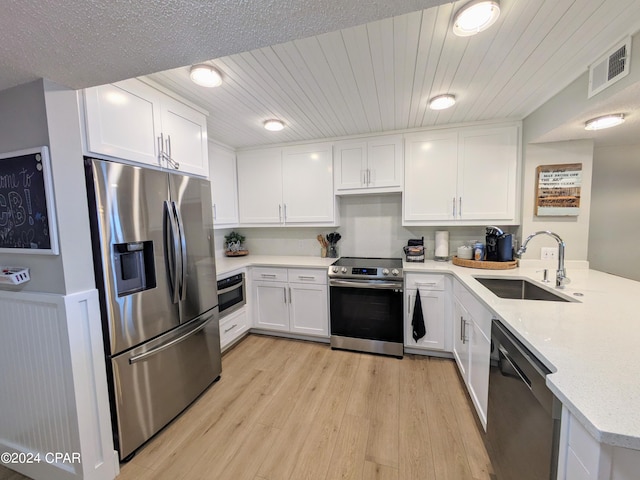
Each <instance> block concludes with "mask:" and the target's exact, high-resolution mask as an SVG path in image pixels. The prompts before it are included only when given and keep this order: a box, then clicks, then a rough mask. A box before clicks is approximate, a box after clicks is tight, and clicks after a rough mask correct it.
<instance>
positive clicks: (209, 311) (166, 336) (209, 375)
mask: <svg viewBox="0 0 640 480" xmlns="http://www.w3.org/2000/svg"><path fill="white" fill-rule="evenodd" d="M85 173H86V180H87V182H86V183H87V192H88V197H89V198H88V199H89V216H90V220H91V233H92V240H93V256H94V267H95V274H96V284H97V288H98V290H99V295H100V306H101V313H102V324H103V335H104V344H105V353H106V357H107V358H106V360H107V362H106V363H107V370H108V371H107V378H108V379H109V395H110V401H111V417H112V423H113V431H114V440H115V444H116V448H117V449H118V451H119V454H120V459H126V458H127V457H129V456H131V455H132V454H133V453H134V452H135V451H136V449H137V448H138V447H140V446H141V445H142V444H143V443H144V442H145V441H147V440H148V439H149V438H150V437H152V436H153V435H154V434H155V433H157V432H158V431H159V430H160V429H161V428H162V427H164V426H165V425H166V424H167V423H169V422H170V421H171V420H172V419H173V418H175V417H176V416H177V415H178V414H179V413H180V412H181V411H182V410H184V409H185V408H186V407H187V406H188V405H189V404H190V403H191V402H193V401H194V400H195V399H196V398H197V397H198V396H199V395H200V394H201V393H202V392H203V391H204V390H205V389H206V388H207V387H208V386H209V385H211V383H213V382H214V381H215V380H217V379H218V378H219V377H220V373H221V370H222V367H221V358H220V333H219V325H218V320H219V318H218V294H217V290H216V270H215V258H214V248H213V218H212V209H211V190H210V186H209V182H208V181H206V180H203V179H199V178H195V177H189V176H185V175H177V174H174V173H167V172H163V171H158V170H152V169H145V168H141V167H134V166H130V165H124V164H120V163H116V162H109V161H103V160H97V159H91V158H85Z"/></svg>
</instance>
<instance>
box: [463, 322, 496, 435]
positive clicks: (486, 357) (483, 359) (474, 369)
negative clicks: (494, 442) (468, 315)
mask: <svg viewBox="0 0 640 480" xmlns="http://www.w3.org/2000/svg"><path fill="white" fill-rule="evenodd" d="M467 328H468V329H469V334H468V337H469V353H470V358H469V383H468V387H469V393H470V394H471V400H472V401H473V404H474V405H475V407H476V411H477V412H478V416H479V417H480V422H481V423H482V426H483V427H484V429H485V430H486V429H487V400H488V398H489V363H490V356H491V341H490V340H489V339H488V338H487V337H486V336H485V334H484V333H483V332H482V329H481V328H480V326H479V325H478V324H477V323H476V322H475V321H470V322H469V323H468V326H467Z"/></svg>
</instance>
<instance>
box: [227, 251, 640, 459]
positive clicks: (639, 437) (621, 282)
mask: <svg viewBox="0 0 640 480" xmlns="http://www.w3.org/2000/svg"><path fill="white" fill-rule="evenodd" d="M335 260H336V259H333V258H319V257H304V256H274V255H248V256H246V257H238V258H217V259H216V261H217V271H218V274H219V275H220V274H221V273H226V272H231V271H233V270H237V269H240V268H244V267H248V266H258V265H260V266H274V267H292V268H295V267H300V268H326V267H328V266H329V265H331V264H332V263H333V262H334V261H335ZM404 271H405V272H423V273H428V272H437V273H448V274H453V275H454V276H455V277H456V278H458V279H459V280H460V281H461V282H462V283H464V284H465V286H467V287H468V289H469V290H470V291H471V292H473V293H474V294H475V295H476V297H477V298H479V299H480V300H481V301H482V302H483V303H484V304H485V305H486V306H487V307H488V308H489V309H490V310H491V311H492V312H493V313H494V314H495V315H496V316H497V317H499V318H500V319H501V321H502V323H504V324H505V325H506V326H507V327H508V328H509V329H510V330H511V331H512V332H513V334H514V335H515V336H516V337H518V338H519V339H520V340H521V341H522V342H523V343H524V344H525V345H526V346H527V347H528V348H529V349H530V350H531V351H532V352H533V353H534V354H535V355H536V356H538V358H539V359H540V360H541V361H542V362H543V363H544V364H545V365H547V367H549V369H550V370H551V371H552V372H553V373H551V374H550V375H548V376H547V385H548V386H549V388H550V389H551V390H552V392H553V393H554V394H555V395H556V396H557V397H558V398H559V399H560V401H561V402H562V403H563V404H564V405H565V406H566V407H567V408H568V409H569V410H570V411H571V413H572V414H573V415H574V416H575V417H576V418H577V419H578V420H579V421H580V422H581V423H582V424H583V425H584V427H585V428H586V429H587V430H588V431H589V432H590V433H591V435H593V437H594V438H595V439H596V440H598V441H599V442H602V443H606V444H610V445H616V446H622V447H627V448H632V449H635V450H640V328H638V325H637V324H638V323H639V322H640V312H639V311H638V307H637V303H636V301H637V299H640V282H635V281H632V280H627V279H624V278H620V277H616V276H614V275H609V274H606V273H602V272H598V271H596V270H589V269H586V268H574V269H572V267H571V264H570V263H568V264H567V275H568V277H569V278H570V279H571V283H570V284H569V285H567V286H566V287H565V288H564V289H562V290H559V292H560V293H561V294H563V295H565V296H569V297H571V298H574V299H577V300H578V301H579V303H578V302H576V303H565V302H545V301H536V300H509V299H502V298H499V297H497V296H496V295H494V294H493V293H492V292H490V291H489V290H488V289H487V288H485V287H484V286H482V285H481V284H480V283H479V282H477V281H476V280H475V279H474V278H473V277H474V276H510V277H511V276H515V277H526V278H528V279H530V280H533V281H534V282H537V283H538V284H540V286H542V287H544V288H549V289H552V290H554V291H555V290H556V289H555V288H554V287H553V285H554V283H553V282H554V280H555V269H553V268H551V269H550V270H549V280H551V283H549V284H544V283H542V282H541V281H540V280H541V279H542V273H540V272H539V268H534V267H519V268H516V269H513V270H481V269H474V268H465V267H458V266H456V265H453V264H452V263H451V262H436V261H432V260H431V261H429V260H428V261H425V263H408V262H405V263H404ZM576 292H577V293H582V294H583V296H581V297H576V296H574V295H573V294H574V293H576Z"/></svg>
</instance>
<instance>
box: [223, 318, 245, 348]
mask: <svg viewBox="0 0 640 480" xmlns="http://www.w3.org/2000/svg"><path fill="white" fill-rule="evenodd" d="M248 317H249V316H248V314H247V308H246V307H243V308H241V309H240V310H236V311H235V312H233V313H230V314H229V315H228V316H226V317H224V318H223V319H222V320H220V348H221V349H222V350H223V351H224V350H225V349H226V348H227V347H230V346H231V345H233V344H234V343H235V342H236V341H238V340H239V339H240V338H242V336H243V334H245V333H246V332H248V331H249V318H248Z"/></svg>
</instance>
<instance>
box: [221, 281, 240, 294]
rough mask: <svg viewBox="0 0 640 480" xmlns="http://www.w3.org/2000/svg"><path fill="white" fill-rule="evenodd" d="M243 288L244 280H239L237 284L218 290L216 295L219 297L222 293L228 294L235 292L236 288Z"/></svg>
mask: <svg viewBox="0 0 640 480" xmlns="http://www.w3.org/2000/svg"><path fill="white" fill-rule="evenodd" d="M243 286H244V280H240V281H239V282H238V283H234V284H233V285H231V286H230V287H227V288H223V289H222V290H218V295H221V294H223V293H227V292H230V291H232V290H236V289H238V288H242V287H243Z"/></svg>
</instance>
